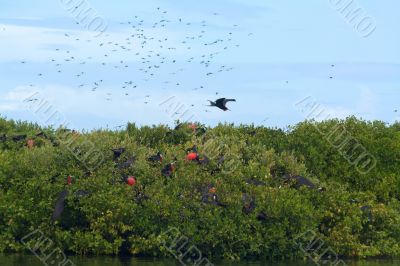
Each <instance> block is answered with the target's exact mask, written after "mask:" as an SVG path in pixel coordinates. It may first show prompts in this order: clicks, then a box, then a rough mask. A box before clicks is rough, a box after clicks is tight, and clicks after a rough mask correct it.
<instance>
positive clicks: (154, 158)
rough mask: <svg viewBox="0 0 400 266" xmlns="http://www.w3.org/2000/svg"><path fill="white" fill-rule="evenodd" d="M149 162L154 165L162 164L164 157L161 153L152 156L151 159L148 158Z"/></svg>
mask: <svg viewBox="0 0 400 266" xmlns="http://www.w3.org/2000/svg"><path fill="white" fill-rule="evenodd" d="M147 160H148V161H150V162H152V163H162V161H163V156H162V154H161V152H157V154H156V155H153V156H150V157H149V158H147Z"/></svg>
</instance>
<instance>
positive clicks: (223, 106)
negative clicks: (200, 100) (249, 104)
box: [208, 98, 236, 111]
mask: <svg viewBox="0 0 400 266" xmlns="http://www.w3.org/2000/svg"><path fill="white" fill-rule="evenodd" d="M208 101H209V102H210V105H209V106H215V107H218V108H219V109H221V110H223V111H228V110H229V109H228V108H227V107H226V104H227V103H228V102H236V100H235V99H226V98H221V99H218V100H216V101H215V102H213V101H210V100H208Z"/></svg>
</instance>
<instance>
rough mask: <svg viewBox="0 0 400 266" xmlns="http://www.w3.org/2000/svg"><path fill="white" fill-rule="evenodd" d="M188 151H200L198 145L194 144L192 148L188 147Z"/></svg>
mask: <svg viewBox="0 0 400 266" xmlns="http://www.w3.org/2000/svg"><path fill="white" fill-rule="evenodd" d="M186 152H196V153H197V152H198V149H197V145H194V146H193V147H192V148H189V149H186Z"/></svg>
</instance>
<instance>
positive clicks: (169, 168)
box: [161, 163, 175, 177]
mask: <svg viewBox="0 0 400 266" xmlns="http://www.w3.org/2000/svg"><path fill="white" fill-rule="evenodd" d="M174 171H175V164H174V163H169V164H167V165H166V166H164V168H163V169H162V170H161V174H162V175H163V176H165V177H171V175H172V174H173V173H174Z"/></svg>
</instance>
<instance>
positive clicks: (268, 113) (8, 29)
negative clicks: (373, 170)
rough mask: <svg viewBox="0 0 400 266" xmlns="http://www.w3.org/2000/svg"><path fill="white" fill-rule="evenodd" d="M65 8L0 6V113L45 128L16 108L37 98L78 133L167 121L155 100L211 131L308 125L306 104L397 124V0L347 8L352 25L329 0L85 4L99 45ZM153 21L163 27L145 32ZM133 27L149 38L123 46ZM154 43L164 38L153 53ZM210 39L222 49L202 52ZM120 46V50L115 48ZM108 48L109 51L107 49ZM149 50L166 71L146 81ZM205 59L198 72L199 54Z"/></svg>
mask: <svg viewBox="0 0 400 266" xmlns="http://www.w3.org/2000/svg"><path fill="white" fill-rule="evenodd" d="M69 1H71V2H77V3H79V2H80V1H82V0H80V1H78V0H41V1H27V0H20V1H11V0H1V1H0V38H1V40H2V42H1V43H0V114H1V116H5V117H8V118H13V119H23V120H29V121H35V122H38V123H40V124H46V123H47V121H45V120H44V119H43V118H42V117H40V116H38V114H37V113H35V112H32V108H31V109H30V108H28V107H29V106H27V103H26V102H25V103H24V99H26V98H27V97H28V96H30V95H32V94H33V93H39V94H38V95H40V99H45V100H46V101H48V102H49V103H50V104H51V106H52V108H53V109H54V110H57V111H58V112H59V113H62V114H63V116H64V117H65V120H66V121H68V124H69V125H70V126H71V127H74V128H78V129H83V128H85V129H92V128H99V127H103V128H104V127H109V128H113V127H115V126H118V125H122V124H125V123H126V122H128V121H130V122H136V123H137V124H159V123H162V124H172V123H173V121H174V119H176V118H178V117H179V114H175V115H174V111H171V107H170V106H169V105H167V106H165V105H162V104H161V103H162V102H164V101H165V100H167V99H169V98H171V97H173V99H174V101H175V103H174V106H175V104H183V105H184V108H183V109H184V110H187V112H186V114H187V117H188V116H190V117H191V115H193V117H194V118H193V119H196V120H197V121H199V122H201V123H205V124H209V125H215V124H216V123H218V122H234V123H246V124H248V123H255V124H258V125H259V124H262V125H266V126H279V127H285V126H287V125H291V124H294V123H296V122H299V121H302V120H303V119H304V118H305V116H304V114H303V113H302V112H300V111H299V109H298V108H296V106H295V104H296V103H297V102H298V101H300V100H301V99H304V98H305V97H307V96H312V97H313V98H314V99H316V101H317V102H319V103H320V104H321V105H323V106H324V107H325V109H326V110H327V112H329V113H330V114H331V116H332V117H340V118H342V117H346V116H348V115H356V116H361V117H363V118H365V119H380V120H384V121H386V122H388V123H392V122H394V121H396V120H398V119H399V114H400V113H399V112H398V113H395V112H394V110H395V109H400V104H399V103H398V99H399V98H400V97H399V96H400V53H399V47H400V32H399V31H400V30H399V28H398V25H400V17H399V16H398V12H397V11H398V10H399V9H400V2H399V1H395V0H383V1H379V2H377V1H373V0H368V1H367V0H366V1H361V0H358V1H356V0H354V1H352V2H351V3H352V6H349V9H351V8H354V10H357V8H360V9H359V12H360V15H359V17H357V18H355V19H354V20H353V21H351V20H350V18H351V17H352V16H350V17H347V18H346V12H344V13H343V12H342V13H341V9H340V6H338V5H335V3H337V2H339V1H336V0H309V1H293V0H291V1H289V0H282V1H265V0H263V1H261V0H248V1H247V0H246V1H245V0H202V1H195V0H185V1H177V0H172V1H154V0H148V1H136V0H133V1H128V0H121V1H117V2H115V1H114V2H111V1H100V0H97V1H96V0H86V1H85V2H84V5H86V6H89V7H91V8H93V10H95V12H96V14H97V15H98V16H101V18H102V19H103V21H104V22H106V23H107V25H108V27H107V29H106V30H105V32H104V33H103V34H102V35H101V36H99V37H97V38H96V37H94V35H95V32H92V31H88V30H87V29H85V27H84V25H83V23H81V24H76V21H77V20H76V16H74V14H73V13H71V12H70V11H68V10H66V9H65V5H64V6H63V4H62V3H63V2H64V3H65V2H69ZM342 2H343V3H344V2H348V3H350V0H348V1H345V0H342ZM158 7H160V10H158V9H157V8H158ZM349 9H347V10H349ZM163 11H167V13H165V14H164V13H162V12H163ZM135 16H137V17H135ZM162 16H164V18H163V19H165V20H168V21H169V22H167V23H166V24H167V25H166V26H165V27H159V26H157V27H156V28H152V27H151V26H152V25H153V23H155V22H160V20H161V19H162V18H161V17H162ZM363 18H364V19H365V20H364V22H368V21H369V22H371V23H373V24H371V25H373V27H374V29H375V30H374V31H373V32H372V33H371V34H369V35H368V36H363V35H365V34H363V32H362V31H361V30H360V28H362V26H363V25H362V24H361V25H359V24H358V22H359V21H357V20H358V19H359V20H360V21H361V20H362V19H363ZM179 19H180V20H179ZM141 20H143V22H142V23H141V25H138V24H137V23H140V21H141ZM129 23H131V24H129ZM187 23H190V25H186V24H187ZM161 24H162V22H161V23H159V25H161ZM132 25H136V28H135V30H137V29H142V30H143V32H144V33H145V35H146V36H148V37H149V36H151V37H153V38H155V39H154V41H150V40H149V41H148V42H149V44H146V47H145V48H141V47H140V41H142V40H139V39H136V38H135V37H132V38H131V39H130V40H129V44H128V43H127V42H128V41H127V38H129V37H130V35H131V34H133V33H134V34H136V33H137V32H136V33H135V32H134V31H133V29H132V27H131V26H132ZM357 25H359V27H358V30H357ZM365 25H366V24H364V26H365ZM201 31H204V33H201ZM364 33H365V31H364ZM65 34H67V36H66V35H65ZM194 36H196V38H195V39H190V37H193V38H194ZM198 36H201V37H198ZM77 39H79V40H78V41H77ZM157 39H163V40H164V39H168V41H165V42H163V48H162V49H161V48H160V47H159V46H158V44H160V43H157V42H156V40H157ZM229 39H230V40H229ZM88 40H90V42H88ZM215 40H223V42H221V43H217V44H215V45H208V46H204V44H205V43H211V42H213V41H215ZM182 41H186V42H187V43H186V44H182ZM100 43H104V44H105V45H104V46H99V44H100ZM121 43H124V46H126V48H128V49H129V51H126V50H121V49H120V47H118V44H119V45H121ZM150 43H151V44H150ZM106 46H107V48H105V47H106ZM112 47H116V49H115V50H118V51H115V52H111V49H112ZM167 47H173V48H175V49H174V50H167V49H166V48H167ZM188 47H190V49H189V48H188ZM225 48H226V49H225ZM56 49H58V50H56ZM107 49H108V50H107ZM150 51H151V53H150V55H151V57H147V55H149V52H150ZM137 52H140V55H139V56H137V55H136V53H137ZM157 53H159V54H161V56H160V57H164V58H165V59H164V60H163V61H165V63H163V65H162V67H161V68H160V69H159V70H157V71H156V72H155V73H156V74H155V75H154V76H152V77H149V76H148V73H147V74H145V73H144V72H143V71H138V69H140V68H143V64H142V63H141V61H143V60H141V57H143V56H144V57H147V59H148V60H149V61H151V63H149V64H151V65H156V64H159V63H160V62H159V61H160V60H158V61H157V60H156V56H155V54H157ZM212 53H216V54H215V55H214V56H213V57H212V60H211V61H212V62H211V63H210V66H209V68H207V69H205V68H204V66H203V65H201V64H200V61H201V60H202V55H205V54H207V55H209V54H212ZM105 54H107V56H105ZM70 57H73V59H71V60H70V61H68V62H66V61H65V59H66V58H70ZM191 58H193V59H192V61H191V62H187V61H188V60H189V61H190V59H191ZM173 59H174V60H176V62H175V63H172V60H173ZM52 60H53V61H52ZM153 60H154V61H153ZM21 61H23V62H25V63H24V64H22V63H21ZM121 61H123V63H120V62H121ZM156 61H157V62H156ZM83 62H84V64H82V63H83ZM102 63H105V65H104V66H103V65H102ZM56 64H60V65H59V66H57V65H56ZM125 65H128V66H129V67H124V66H125ZM332 65H334V66H332ZM226 69H229V71H225V70H226ZM58 70H60V71H62V72H60V73H58V72H57V71H58ZM218 70H221V72H218ZM222 70H224V71H222ZM152 71H153V70H152ZM81 72H84V74H82V75H81V76H79V77H77V75H79V74H80V73H81ZM208 72H213V73H214V74H213V75H210V76H207V75H206V73H208ZM39 73H40V74H42V76H38V74H39ZM149 73H150V72H149ZM331 77H332V78H331ZM100 80H103V81H102V84H101V86H98V87H97V88H96V91H94V92H93V91H92V89H93V87H94V86H95V85H94V83H95V82H97V83H99V81H100ZM127 81H132V84H134V85H135V87H133V85H132V84H128V85H126V84H124V82H127ZM177 83H179V85H176V84H177ZM80 85H83V86H80ZM123 87H125V88H123ZM216 92H218V95H216ZM126 94H128V95H126ZM219 97H227V98H236V99H237V102H236V103H230V104H229V107H230V109H231V111H228V112H222V111H220V110H218V109H213V108H208V107H206V106H205V105H206V104H207V100H208V99H210V100H213V99H216V98H219ZM192 105H193V106H192ZM205 110H207V112H206V111H205ZM179 112H181V113H182V110H180V111H179ZM179 112H178V113H179Z"/></svg>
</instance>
